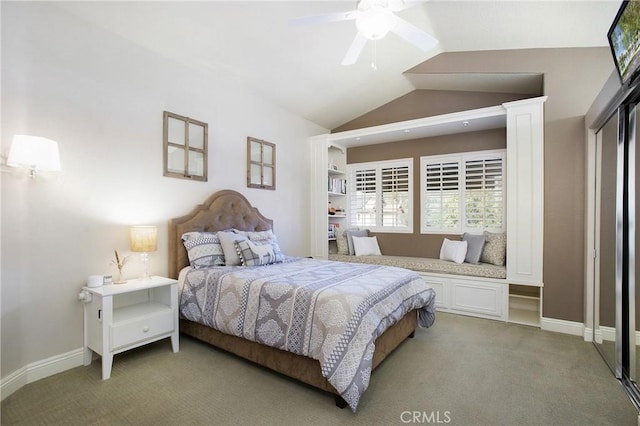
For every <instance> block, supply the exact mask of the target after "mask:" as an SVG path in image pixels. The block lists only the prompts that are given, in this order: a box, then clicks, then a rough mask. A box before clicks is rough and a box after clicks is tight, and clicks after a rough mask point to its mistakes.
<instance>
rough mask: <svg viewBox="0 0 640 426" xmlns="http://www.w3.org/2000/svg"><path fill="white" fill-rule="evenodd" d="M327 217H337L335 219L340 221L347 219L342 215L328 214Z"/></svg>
mask: <svg viewBox="0 0 640 426" xmlns="http://www.w3.org/2000/svg"><path fill="white" fill-rule="evenodd" d="M327 216H329V217H337V218H340V219H342V218H345V217H347V216H346V215H343V214H328V215H327Z"/></svg>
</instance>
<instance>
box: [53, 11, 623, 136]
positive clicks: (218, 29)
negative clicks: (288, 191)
mask: <svg viewBox="0 0 640 426" xmlns="http://www.w3.org/2000/svg"><path fill="white" fill-rule="evenodd" d="M355 3H356V2H355V1H254V2H245V1H237V0H236V1H208V2H205V1H201V2H61V3H53V4H55V5H56V6H57V7H60V8H63V9H65V10H67V11H69V12H71V13H73V14H75V15H77V16H79V17H81V18H82V19H86V20H88V21H90V22H93V23H95V24H97V25H99V26H101V27H103V28H105V29H107V30H109V31H113V32H114V33H116V34H118V35H120V36H122V37H124V38H126V39H128V40H130V41H132V42H134V43H137V44H139V45H141V46H143V47H145V48H148V49H150V50H152V51H154V52H157V53H159V54H161V55H164V56H166V57H169V58H172V59H174V60H176V61H179V62H181V63H184V64H186V65H188V66H191V67H194V68H196V69H199V70H202V71H204V72H208V73H211V74H212V75H215V76H216V77H217V78H220V77H221V78H231V79H234V80H236V81H241V82H243V83H244V84H246V85H247V86H248V87H249V88H250V89H251V90H252V91H254V92H257V93H261V94H262V96H263V97H265V98H266V99H269V100H270V101H272V102H274V103H276V104H277V105H280V106H281V107H283V108H285V109H287V110H289V111H292V112H295V113H296V114H299V115H301V116H302V117H304V118H306V119H308V120H310V121H313V122H315V123H317V124H319V125H321V126H323V127H325V128H327V129H332V128H335V127H338V126H339V125H341V124H343V123H345V122H347V121H350V120H352V119H354V118H356V117H358V116H360V115H362V114H364V113H366V112H368V111H370V110H372V109H374V108H377V107H379V106H381V105H383V104H385V103H387V102H389V101H391V100H393V99H395V98H397V97H399V96H402V95H404V94H406V93H408V92H411V91H412V90H415V89H416V88H436V89H443V88H447V87H449V88H452V85H456V84H458V83H459V82H460V81H461V80H460V79H456V78H454V76H432V77H431V78H425V77H420V76H417V77H416V76H412V77H411V79H409V78H408V77H407V76H405V75H403V73H404V72H405V71H407V70H408V69H410V68H412V67H414V66H415V65H417V64H420V63H422V62H424V61H425V60H427V59H429V58H431V57H433V56H435V55H437V54H438V53H441V52H451V51H472V50H496V49H527V48H544V47H547V48H551V47H590V46H607V39H606V34H607V30H608V29H609V26H610V24H611V22H612V21H613V19H614V17H615V14H616V12H617V10H618V7H619V5H620V1H618V0H605V1H578V0H555V1H497V0H494V1H454V0H449V1H429V2H421V3H418V4H417V5H415V6H413V7H411V8H408V9H406V10H404V11H402V12H399V13H398V15H399V16H401V17H402V18H404V19H405V20H407V21H409V22H410V23H412V24H414V25H415V26H417V27H419V28H421V29H423V30H424V31H427V32H429V33H430V34H432V35H434V36H435V37H436V38H437V39H438V40H439V41H440V44H439V45H438V47H436V49H434V50H433V51H430V52H422V51H421V50H419V49H417V48H415V47H414V46H412V45H410V44H408V43H407V42H405V41H404V40H402V39H400V38H399V37H397V36H396V35H394V34H390V35H388V36H387V37H385V38H384V39H383V40H381V41H378V42H377V43H375V48H376V52H375V53H376V57H377V60H376V63H377V70H374V69H373V68H372V67H371V66H370V64H371V61H372V54H373V51H372V48H371V45H372V44H373V43H371V42H369V43H368V45H367V46H366V47H365V50H364V51H363V53H362V55H361V57H360V59H359V61H358V62H357V63H356V64H355V65H352V66H348V67H346V66H342V65H341V64H340V62H341V61H342V58H343V56H344V54H345V53H346V50H347V48H348V47H349V44H350V43H351V41H352V39H353V37H354V35H355V32H356V29H355V25H354V23H353V22H352V21H351V22H335V23H327V24H320V25H310V26H304V27H291V26H289V25H288V21H289V19H292V18H295V17H301V16H308V15H320V14H324V13H332V12H339V11H345V10H351V9H353V8H354V7H355ZM487 77H488V76H486V75H485V76H481V75H478V76H475V77H474V78H475V79H476V80H477V81H476V83H478V84H479V83H480V82H483V83H482V84H484V86H482V87H487V88H491V87H494V86H495V80H496V79H495V78H493V79H487ZM493 77H495V76H493ZM520 77H521V78H517V77H510V78H511V80H510V81H511V84H514V85H516V86H514V87H522V85H526V84H527V83H526V81H528V82H529V84H531V80H530V79H529V80H527V79H526V77H529V78H531V77H532V75H522V76H520ZM533 77H534V78H535V76H533ZM504 78H507V77H506V76H505V77H504ZM488 80H489V81H488ZM534 84H535V83H534ZM475 87H477V86H475ZM496 90H498V89H496ZM518 90H526V89H524V88H522V89H518Z"/></svg>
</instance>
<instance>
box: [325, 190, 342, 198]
mask: <svg viewBox="0 0 640 426" xmlns="http://www.w3.org/2000/svg"><path fill="white" fill-rule="evenodd" d="M327 194H329V195H339V196H342V197H345V196H346V195H347V194H343V193H342V192H331V191H329V192H327Z"/></svg>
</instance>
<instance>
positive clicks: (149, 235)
mask: <svg viewBox="0 0 640 426" xmlns="http://www.w3.org/2000/svg"><path fill="white" fill-rule="evenodd" d="M157 249H158V228H156V227H155V226H132V227H131V251H134V252H143V253H148V252H152V251H156V250H157Z"/></svg>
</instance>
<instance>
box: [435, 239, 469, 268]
mask: <svg viewBox="0 0 640 426" xmlns="http://www.w3.org/2000/svg"><path fill="white" fill-rule="evenodd" d="M466 255H467V242H466V241H451V240H450V239H448V238H445V239H444V241H443V242H442V247H441V248H440V259H442V260H450V261H452V262H456V263H462V262H464V258H465V256H466Z"/></svg>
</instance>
